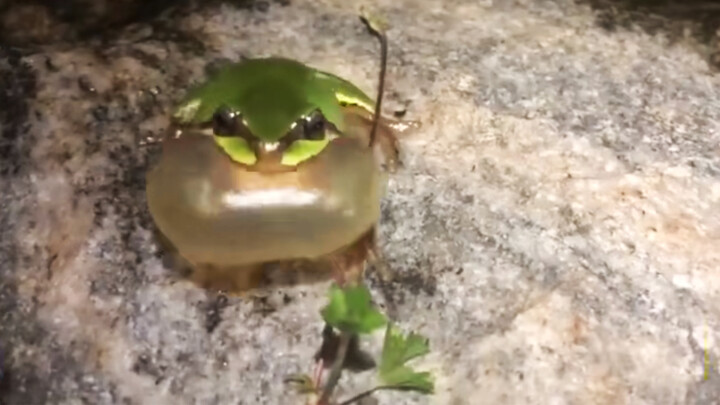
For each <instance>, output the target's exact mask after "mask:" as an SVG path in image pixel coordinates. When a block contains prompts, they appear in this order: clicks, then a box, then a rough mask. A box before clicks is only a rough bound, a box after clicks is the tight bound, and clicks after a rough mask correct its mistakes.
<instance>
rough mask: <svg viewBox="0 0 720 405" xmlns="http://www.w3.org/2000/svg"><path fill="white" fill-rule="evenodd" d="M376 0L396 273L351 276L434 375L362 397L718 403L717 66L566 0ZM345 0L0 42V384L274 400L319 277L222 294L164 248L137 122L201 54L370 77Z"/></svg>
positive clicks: (119, 396)
mask: <svg viewBox="0 0 720 405" xmlns="http://www.w3.org/2000/svg"><path fill="white" fill-rule="evenodd" d="M377 7H379V9H380V10H381V11H382V12H383V13H384V14H385V15H386V17H387V19H388V21H390V22H391V24H392V27H393V28H392V29H391V31H390V32H389V36H390V38H391V55H390V61H389V63H390V65H389V77H388V87H389V93H388V95H389V98H388V103H387V113H388V114H391V113H392V112H393V111H396V110H406V114H405V118H407V119H417V120H420V121H422V128H421V129H419V130H418V131H416V133H414V134H412V135H408V136H406V137H404V138H403V139H402V141H401V143H402V146H403V161H404V167H403V168H402V169H401V170H400V171H399V172H398V173H397V174H395V175H394V176H392V178H391V181H390V187H389V194H388V196H387V198H386V201H385V203H384V208H383V222H382V225H381V244H382V247H383V251H384V255H385V260H386V261H387V264H388V265H389V267H390V268H391V269H392V270H393V272H394V273H395V274H396V279H395V282H394V283H392V284H391V285H388V286H384V288H380V286H379V285H378V284H377V283H376V282H372V283H371V285H372V286H373V290H374V292H375V294H376V296H377V298H378V301H379V302H382V303H383V304H384V305H386V306H387V307H388V308H391V309H392V314H393V315H394V316H395V317H396V319H397V320H398V321H399V323H400V325H401V326H402V327H403V328H408V329H414V330H417V331H419V332H421V333H423V334H425V335H427V336H428V337H429V338H430V343H431V347H432V350H433V353H432V355H431V356H430V357H429V358H428V359H426V360H425V361H424V362H423V367H425V368H428V369H431V370H433V371H434V373H435V374H436V376H437V379H438V381H437V391H438V392H437V394H436V395H435V396H434V397H419V396H413V395H406V394H397V395H396V394H381V395H378V398H379V399H380V402H381V403H394V404H402V403H407V404H411V403H412V404H415V403H437V404H471V403H472V404H476V403H488V404H503V403H505V404H519V403H527V404H534V403H555V402H557V403H576V402H577V403H598V404H623V403H627V404H630V403H632V404H639V403H648V404H685V403H694V404H703V405H705V404H715V403H717V401H718V398H720V372H718V369H719V368H720V364H719V360H718V359H720V332H718V331H720V271H718V269H720V253H719V252H718V249H717V246H718V241H720V108H718V105H717V100H718V94H720V77H719V76H718V73H716V70H715V69H714V68H713V65H712V63H711V61H709V59H708V58H707V57H706V55H703V54H702V53H701V52H697V47H696V43H695V42H694V41H695V40H694V39H692V38H688V39H685V40H682V41H673V42H672V43H670V42H669V41H668V39H667V37H666V36H664V35H663V34H662V33H648V32H647V31H645V30H642V29H639V28H638V29H635V28H632V27H629V28H628V27H621V28H619V29H615V30H607V29H605V28H603V27H602V25H601V24H598V19H597V16H598V12H597V11H594V10H593V9H592V8H590V7H589V6H585V5H577V4H575V3H574V2H571V1H554V2H549V1H548V2H525V1H498V2H474V1H450V2H448V1H442V2H441V1H430V0H428V1H409V0H408V1H400V2H398V1H395V2H390V1H386V2H378V3H377ZM356 13H357V10H356V9H355V6H353V5H351V4H349V3H347V2H340V1H335V2H333V1H329V2H324V3H320V2H293V3H291V4H279V3H276V2H269V3H267V7H265V6H262V7H253V8H248V7H241V6H238V5H237V4H232V3H222V2H218V3H214V4H210V5H207V6H205V7H199V8H196V9H192V12H178V13H174V14H173V19H172V20H171V21H168V20H163V18H165V17H163V16H160V17H157V18H158V19H157V20H153V21H151V22H147V23H139V25H138V26H133V27H125V28H123V30H121V31H120V32H118V33H117V35H116V36H115V37H114V38H113V39H112V40H108V41H102V42H97V41H95V42H94V41H78V42H74V43H73V44H72V46H67V45H63V46H57V47H52V46H48V47H45V48H43V49H42V50H39V49H34V50H32V51H25V50H23V49H18V48H17V47H7V46H3V47H2V48H0V89H2V90H1V91H0V132H1V134H2V137H1V138H0V153H1V154H2V158H1V159H0V185H2V190H3V192H2V193H0V207H2V209H1V210H0V375H1V376H0V402H1V403H4V404H35V403H38V404H39V403H74V402H76V401H82V402H87V403H96V404H145V403H152V404H191V403H202V404H206V403H207V404H211V403H217V404H225V403H242V404H251V403H252V404H255V403H263V404H286V403H300V398H299V397H297V396H296V395H295V394H294V393H292V392H290V391H289V390H287V389H286V387H285V386H284V385H283V384H282V380H283V377H284V376H286V375H287V374H289V373H292V372H308V371H309V370H310V369H311V367H312V364H311V362H312V356H313V354H314V351H315V349H316V348H317V347H318V346H319V344H320V338H321V337H320V333H321V331H322V327H323V325H322V322H321V320H320V317H319V314H318V310H319V309H320V308H321V307H322V305H324V302H325V297H324V294H325V291H326V285H325V284H321V285H302V286H296V287H287V288H281V289H278V290H277V291H274V292H273V293H272V294H270V295H269V296H268V297H265V298H263V299H244V298H238V297H224V296H218V295H216V294H214V293H211V292H208V291H204V290H202V289H199V288H197V286H195V285H193V284H191V283H189V282H186V281H184V280H183V279H182V278H181V277H180V276H179V275H177V274H176V273H175V272H173V271H171V270H170V269H168V268H167V267H166V266H164V265H163V260H162V254H161V253H162V252H161V250H160V247H159V245H158V243H157V241H156V238H155V235H154V233H153V227H152V223H151V219H150V217H149V214H148V211H147V208H146V203H145V192H144V185H145V184H144V182H145V172H146V170H147V168H148V167H149V165H150V164H151V162H152V160H153V153H154V150H153V148H147V147H141V146H139V142H140V141H141V140H142V139H144V138H145V137H147V136H153V135H158V134H160V133H161V132H162V131H163V130H164V129H165V127H166V126H167V123H168V121H167V114H168V112H169V111H170V108H171V107H172V104H173V103H174V102H175V101H176V100H177V99H178V98H179V97H180V96H181V95H182V94H183V91H184V89H185V88H186V87H187V86H188V85H189V84H191V83H193V82H195V81H197V80H200V79H201V78H202V77H203V76H204V74H205V72H206V71H208V70H212V69H213V66H216V65H217V64H218V63H223V61H225V60H238V59H240V58H241V57H254V56H269V55H280V56H285V57H290V58H295V59H298V60H301V61H303V62H306V63H309V64H311V65H313V66H315V67H317V68H320V69H324V70H328V71H332V72H335V73H337V74H339V75H341V76H343V77H346V78H348V79H350V80H352V81H354V82H356V83H357V84H358V85H360V86H361V87H362V88H364V89H366V90H367V91H368V92H369V93H371V94H373V90H374V80H375V77H376V69H377V57H376V55H377V49H376V48H377V46H376V43H375V42H374V41H373V40H372V39H371V38H369V37H368V35H367V33H366V31H365V28H364V27H363V26H362V25H361V24H360V23H359V21H358V19H357V14H356ZM376 343H377V342H376ZM364 378H365V376H362V375H360V376H359V377H356V378H355V379H354V380H351V381H349V387H351V388H352V387H358V386H359V385H360V384H361V383H362V382H363V379H364Z"/></svg>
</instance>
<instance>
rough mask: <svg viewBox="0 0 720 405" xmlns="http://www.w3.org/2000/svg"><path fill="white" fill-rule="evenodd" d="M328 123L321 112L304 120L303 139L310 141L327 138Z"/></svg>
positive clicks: (316, 112)
mask: <svg viewBox="0 0 720 405" xmlns="http://www.w3.org/2000/svg"><path fill="white" fill-rule="evenodd" d="M326 123H327V121H325V117H323V115H322V114H321V113H320V111H315V112H314V113H312V114H310V115H308V116H307V117H305V118H304V119H303V123H302V126H303V132H304V135H305V136H304V137H303V139H308V140H314V141H317V140H321V139H324V138H325V126H326V125H325V124H326Z"/></svg>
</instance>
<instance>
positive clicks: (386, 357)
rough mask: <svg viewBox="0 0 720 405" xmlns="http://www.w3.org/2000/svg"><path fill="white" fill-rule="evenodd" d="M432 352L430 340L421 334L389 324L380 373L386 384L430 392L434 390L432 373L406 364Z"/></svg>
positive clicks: (403, 388) (398, 387) (396, 387)
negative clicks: (429, 344) (417, 369)
mask: <svg viewBox="0 0 720 405" xmlns="http://www.w3.org/2000/svg"><path fill="white" fill-rule="evenodd" d="M429 352H430V348H429V346H428V341H427V339H426V338H424V337H423V336H421V335H418V334H416V333H410V334H409V335H408V336H404V335H403V333H402V331H400V330H399V329H398V328H396V327H394V326H393V325H391V324H388V326H387V329H386V331H385V342H384V343H383V351H382V358H381V360H380V368H379V375H380V380H381V381H382V382H383V384H384V385H386V386H388V387H392V388H394V389H399V390H412V391H419V392H422V393H426V394H430V393H432V392H433V390H434V382H433V378H432V375H431V374H430V373H428V372H416V371H414V370H413V369H412V368H410V367H408V366H406V365H405V363H407V362H408V361H410V360H412V359H414V358H417V357H420V356H424V355H426V354H427V353H429Z"/></svg>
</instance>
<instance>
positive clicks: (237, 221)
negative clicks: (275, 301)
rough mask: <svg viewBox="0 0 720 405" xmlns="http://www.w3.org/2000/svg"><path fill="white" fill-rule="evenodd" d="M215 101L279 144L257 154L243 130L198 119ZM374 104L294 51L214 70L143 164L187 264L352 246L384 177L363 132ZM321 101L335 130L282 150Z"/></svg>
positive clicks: (259, 259)
mask: <svg viewBox="0 0 720 405" xmlns="http://www.w3.org/2000/svg"><path fill="white" fill-rule="evenodd" d="M219 108H226V109H227V108H229V109H230V110H232V111H234V112H237V113H239V114H241V117H242V119H243V123H244V124H245V127H246V128H247V129H248V130H249V131H250V133H251V135H252V139H251V141H252V142H253V144H254V145H266V146H268V145H269V146H272V145H275V146H273V147H272V148H270V149H269V150H273V151H274V152H273V153H271V154H270V155H268V156H269V157H268V156H260V155H259V154H258V153H256V150H254V149H253V148H251V146H250V144H249V143H248V141H247V138H245V139H244V138H242V137H227V136H217V135H208V134H205V133H202V132H201V131H199V130H197V129H196V128H199V127H202V126H203V125H204V124H207V123H208V122H211V121H212V119H213V115H214V114H215V112H216V111H217V110H218V109H219ZM373 108H374V101H373V100H372V99H371V98H369V97H368V96H367V95H366V94H365V93H363V92H362V91H361V90H360V89H359V88H357V87H356V86H354V85H353V84H351V83H350V82H348V81H346V80H343V79H341V78H339V77H337V76H334V75H331V74H328V73H324V72H320V71H317V70H315V69H312V68H310V67H307V66H305V65H303V64H301V63H298V62H295V61H291V60H286V59H277V58H272V59H253V60H247V61H244V62H241V63H238V64H234V65H231V66H229V67H227V68H225V69H223V70H221V71H220V72H218V74H217V75H216V76H215V77H213V78H212V79H211V80H209V81H208V82H206V83H204V84H203V85H201V86H200V87H197V88H195V89H193V90H192V91H190V93H189V94H188V96H187V98H186V99H185V101H184V102H182V103H181V104H180V105H179V107H178V108H177V110H176V112H175V114H174V117H175V119H176V120H177V121H178V123H179V124H181V125H182V126H183V127H185V128H186V129H188V130H187V131H185V132H183V133H182V134H181V135H180V136H176V137H173V138H169V139H167V140H166V141H165V142H164V143H163V154H162V156H161V158H160V161H159V163H158V164H157V165H156V166H155V167H154V168H153V169H152V170H151V171H150V172H149V173H148V181H147V196H148V205H149V208H150V212H151V214H152V216H153V218H154V220H155V222H156V224H157V226H158V228H159V229H160V231H161V232H162V233H163V234H164V235H165V237H166V238H167V239H169V241H170V242H171V243H172V244H173V245H175V247H176V248H177V249H178V252H179V253H180V254H181V255H182V256H184V257H185V258H186V259H188V260H189V261H190V262H191V263H193V264H194V265H211V266H218V267H242V266H248V265H255V264H261V263H266V262H275V261H283V260H295V259H317V258H321V257H323V256H325V255H329V254H331V253H333V252H337V251H338V250H341V249H343V248H345V247H348V246H350V245H352V244H353V242H355V241H357V240H358V239H359V238H360V237H362V236H363V235H364V234H366V233H367V232H368V231H369V230H371V229H372V228H373V227H374V225H375V224H376V223H377V221H378V219H379V216H380V199H381V198H382V194H383V188H384V175H383V173H382V170H381V168H380V165H379V164H378V163H379V161H378V158H377V156H376V154H375V153H374V151H373V148H372V147H370V146H368V142H367V139H368V138H367V136H368V131H369V125H368V123H369V122H370V121H368V120H367V117H368V115H369V116H371V115H372V110H373ZM317 110H319V111H320V112H321V113H322V115H323V116H324V117H325V119H326V121H328V122H329V123H331V124H332V125H333V126H334V127H335V128H336V129H337V132H334V134H333V136H327V137H326V138H325V139H322V140H307V139H301V140H295V141H293V142H290V143H287V142H286V143H285V144H283V145H284V146H283V147H282V148H280V149H278V148H277V146H276V145H279V144H281V143H282V142H283V140H284V139H285V137H286V136H287V134H288V133H289V132H290V130H291V129H292V128H293V125H294V124H295V123H296V122H298V120H299V119H302V118H304V117H306V116H307V115H308V114H310V113H312V112H314V111H317ZM193 128H195V129H193ZM272 159H275V163H274V164H270V165H268V164H267V162H268V161H270V160H272ZM278 167H279V168H280V169H278Z"/></svg>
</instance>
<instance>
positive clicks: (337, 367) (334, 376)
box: [318, 332, 352, 405]
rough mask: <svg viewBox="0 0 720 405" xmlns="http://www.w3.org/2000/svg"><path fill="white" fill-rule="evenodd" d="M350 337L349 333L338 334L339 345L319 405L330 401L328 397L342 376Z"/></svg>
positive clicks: (325, 404)
mask: <svg viewBox="0 0 720 405" xmlns="http://www.w3.org/2000/svg"><path fill="white" fill-rule="evenodd" d="M351 337H352V333H350V332H340V344H338V351H337V355H336V356H335V361H334V362H333V365H332V368H331V369H330V375H328V379H327V382H326V383H325V387H324V388H323V392H322V395H321V396H320V400H319V401H318V404H319V405H327V404H328V403H329V402H328V401H329V400H330V395H332V392H333V390H334V389H335V386H336V385H337V383H338V381H340V375H342V368H343V365H344V364H345V355H346V354H347V350H348V346H350V338H351Z"/></svg>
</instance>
